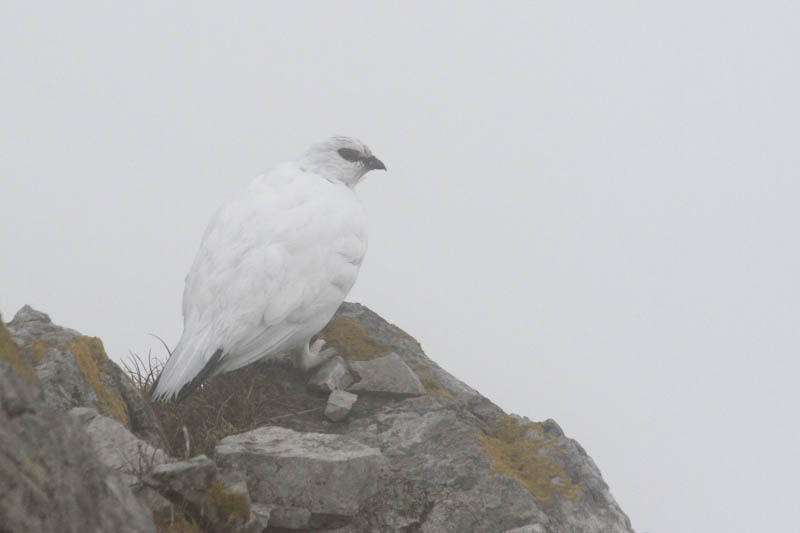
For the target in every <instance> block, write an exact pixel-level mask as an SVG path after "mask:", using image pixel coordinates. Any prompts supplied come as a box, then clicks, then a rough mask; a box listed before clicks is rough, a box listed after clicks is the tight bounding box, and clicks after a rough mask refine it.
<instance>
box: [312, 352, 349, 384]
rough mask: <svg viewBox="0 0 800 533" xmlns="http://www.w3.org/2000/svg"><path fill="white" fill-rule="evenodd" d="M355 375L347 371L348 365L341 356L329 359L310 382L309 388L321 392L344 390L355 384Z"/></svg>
mask: <svg viewBox="0 0 800 533" xmlns="http://www.w3.org/2000/svg"><path fill="white" fill-rule="evenodd" d="M353 381H355V380H354V379H353V375H352V374H351V373H350V371H349V370H348V369H347V363H345V361H344V359H342V358H341V356H338V355H337V356H336V357H333V358H331V359H329V360H328V361H327V362H325V364H323V365H322V366H321V367H320V368H319V370H317V371H316V373H315V374H314V375H313V376H312V378H311V379H310V380H308V387H309V388H310V389H312V390H316V391H319V392H333V391H335V390H344V389H346V388H347V387H349V386H350V385H352V384H353Z"/></svg>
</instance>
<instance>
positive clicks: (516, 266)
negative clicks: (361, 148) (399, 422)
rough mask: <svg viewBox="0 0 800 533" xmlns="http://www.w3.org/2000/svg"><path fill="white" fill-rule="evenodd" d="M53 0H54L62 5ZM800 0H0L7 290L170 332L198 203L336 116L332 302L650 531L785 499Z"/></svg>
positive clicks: (116, 331)
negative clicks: (361, 236) (341, 294)
mask: <svg viewBox="0 0 800 533" xmlns="http://www.w3.org/2000/svg"><path fill="white" fill-rule="evenodd" d="M75 4H78V5H79V7H78V6H76V5H75ZM798 16H800V9H799V8H798V7H797V4H796V3H789V2H761V3H758V4H754V3H745V2H703V3H697V2H669V3H666V4H665V3H661V5H656V3H652V2H633V1H631V2H602V3H600V2H569V3H565V2H507V3H500V4H498V5H490V4H489V3H488V2H487V3H459V4H458V7H456V4H453V3H444V2H442V3H438V4H437V3H427V2H425V3H423V2H405V3H402V4H400V3H398V4H390V3H381V2H336V3H334V2H328V3H325V2H271V3H270V2H260V1H259V2H238V3H234V4H230V3H229V4H224V3H218V2H144V3H142V2H136V3H127V4H125V3H102V2H96V3H94V2H78V3H73V2H69V3H67V2H45V3H41V4H35V3H27V2H3V4H2V6H0V50H2V52H0V124H2V126H0V145H2V147H3V149H2V151H1V152H0V180H2V181H0V183H2V187H1V188H0V198H2V202H1V203H0V206H2V208H1V210H0V213H1V215H0V216H2V225H0V246H2V250H3V252H2V261H0V311H2V313H3V316H4V319H5V320H10V319H11V317H12V316H13V313H14V312H16V310H17V309H18V308H19V307H21V306H22V305H23V304H25V303H29V304H31V305H33V306H34V307H36V308H38V309H40V310H43V311H45V312H47V313H49V314H50V315H51V317H52V318H53V320H54V321H55V322H56V323H58V324H61V325H64V326H67V327H71V328H75V329H78V330H80V331H81V332H83V333H85V334H89V335H96V336H99V337H101V338H102V339H103V341H104V343H105V346H106V348H107V350H108V352H109V354H110V355H111V356H112V357H113V358H115V359H116V360H121V359H122V358H123V357H125V355H126V354H127V353H128V351H129V350H134V351H136V352H139V353H147V351H148V350H150V349H152V350H153V352H154V353H156V354H162V355H163V349H162V348H161V347H160V344H159V342H158V341H156V340H154V339H153V338H151V337H149V336H148V333H154V334H157V335H159V336H161V337H163V338H164V339H165V340H166V341H167V343H169V344H170V345H174V343H175V342H176V341H177V339H178V338H179V336H180V333H181V325H182V320H181V314H180V302H181V293H182V289H183V278H184V276H185V275H186V272H187V271H188V268H189V265H190V264H191V261H192V258H193V256H194V253H195V251H196V250H197V247H198V245H199V241H200V237H201V235H202V232H203V230H204V228H205V225H206V223H207V222H208V220H209V218H210V216H211V214H212V213H213V211H214V210H215V209H216V207H217V206H218V205H219V204H220V203H221V202H222V201H223V200H224V199H225V198H227V197H230V196H232V195H233V194H234V193H235V191H236V190H238V189H239V188H241V187H243V186H244V185H245V184H247V183H248V182H249V181H250V180H251V179H252V178H253V177H254V176H256V175H257V174H260V173H262V172H264V171H266V170H268V169H269V168H271V167H272V166H273V165H274V164H276V163H278V162H280V161H284V160H287V159H291V158H293V157H295V156H296V155H297V154H299V153H301V152H302V151H303V150H304V149H305V148H306V147H307V145H308V144H309V143H311V142H314V141H317V140H319V139H322V138H325V137H327V136H329V135H332V134H345V135H351V136H356V137H359V138H361V139H362V140H364V141H365V142H366V143H367V144H368V145H369V146H370V148H371V149H372V151H373V152H374V153H375V154H376V155H377V156H378V157H380V158H381V159H382V160H383V161H384V162H385V163H386V165H387V167H388V169H389V171H388V172H387V173H380V174H377V175H375V174H376V173H372V174H370V175H368V177H367V180H366V182H364V183H363V184H362V185H361V186H360V187H359V189H358V192H359V195H360V196H361V198H362V199H363V202H364V204H365V206H366V209H367V212H368V215H369V219H370V248H369V251H368V253H367V257H366V260H365V262H364V265H363V267H362V271H361V275H360V278H359V280H358V282H357V284H356V286H355V288H354V289H353V291H352V293H351V296H350V297H349V298H348V299H349V300H352V301H359V302H361V303H364V304H365V305H367V306H369V307H370V308H371V309H373V310H375V311H376V312H377V313H379V314H381V315H382V316H383V317H385V318H386V319H387V320H389V321H391V322H394V323H396V324H397V325H399V326H400V327H402V328H403V329H404V330H406V331H408V332H409V333H410V334H412V335H413V336H415V337H416V338H417V339H418V340H419V341H420V342H421V343H422V345H423V347H424V349H425V350H426V352H427V354H428V355H429V356H430V357H431V358H433V359H434V360H435V361H437V362H438V363H439V364H440V365H441V366H443V367H444V368H445V369H447V370H449V371H450V372H451V373H453V374H454V375H456V376H457V377H459V378H460V379H462V380H464V381H465V382H467V383H468V384H470V385H471V386H473V387H474V388H476V389H478V390H479V391H480V392H482V393H483V394H485V395H486V396H488V397H489V398H490V399H492V400H493V401H495V402H496V403H498V404H499V405H500V406H501V407H503V408H504V409H506V410H508V411H511V412H516V413H519V414H522V415H526V416H528V417H530V418H532V419H534V420H538V419H545V418H554V419H556V420H557V421H558V422H559V424H560V425H561V426H562V428H563V429H564V430H565V432H566V433H567V435H568V436H570V437H572V438H575V439H577V440H578V441H579V442H580V443H581V444H582V445H583V446H584V447H585V448H586V450H587V451H588V453H589V454H590V455H591V456H592V458H593V459H594V460H595V462H596V463H597V465H598V466H599V468H600V469H601V471H602V473H603V476H604V478H605V480H606V481H607V482H608V483H609V485H610V487H611V491H612V493H613V494H614V496H615V497H616V499H617V501H618V502H619V504H620V506H621V507H622V509H623V510H624V511H625V512H626V513H628V515H629V516H630V518H631V520H632V522H633V526H634V528H635V529H636V530H637V531H639V532H645V533H657V532H664V533H672V532H694V531H696V532H704V533H708V532H726V533H729V532H747V533H750V532H752V531H789V530H792V529H794V528H796V527H797V526H796V525H797V523H798V522H800V507H799V506H798V505H797V502H796V495H797V490H796V482H797V478H798V474H800V459H798V456H797V450H798V448H799V447H800V430H798V427H797V422H796V418H797V414H796V411H797V405H798V404H799V403H800V394H798V392H797V379H796V376H797V372H798V347H799V346H800V333H798V319H799V318H800V304H799V303H798V302H799V301H800V283H799V282H798V270H800V252H798V238H797V233H798V231H797V230H798V227H800V215H799V214H798V199H799V198H800V172H799V171H798V168H800V150H798V146H800V127H799V126H798V124H800V104H798V97H797V95H798V94H800V78H799V77H798V73H797V72H798V70H797V52H798V50H800V38H799V37H798V31H797V21H798Z"/></svg>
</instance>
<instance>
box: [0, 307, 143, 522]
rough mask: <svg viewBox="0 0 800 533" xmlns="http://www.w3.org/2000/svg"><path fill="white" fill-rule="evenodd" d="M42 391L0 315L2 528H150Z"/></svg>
mask: <svg viewBox="0 0 800 533" xmlns="http://www.w3.org/2000/svg"><path fill="white" fill-rule="evenodd" d="M46 396H47V395H46V392H45V391H44V390H43V388H42V386H41V384H40V383H39V382H38V381H37V380H36V377H35V373H34V371H33V368H32V367H31V366H30V364H29V363H28V361H27V360H26V359H25V357H24V355H23V354H21V353H20V351H19V350H18V349H17V347H16V345H15V344H14V343H12V342H11V336H10V335H9V332H8V330H7V329H6V328H5V326H4V325H3V324H2V322H1V321H0V530H2V531H9V532H18V531H19V532H27V531H37V532H39V531H42V532H50V531H53V532H55V531H65V532H75V533H83V532H86V531H122V532H132V533H133V532H155V526H154V524H153V519H152V516H151V514H150V511H149V510H148V508H147V507H146V506H144V505H143V504H142V503H141V502H140V501H139V500H137V498H135V497H134V494H133V492H132V491H131V490H130V488H129V487H128V485H127V483H126V481H125V480H124V479H123V477H122V476H121V475H120V474H119V473H118V472H117V471H115V470H113V469H111V468H109V467H108V466H106V465H104V464H103V463H102V462H101V461H100V460H99V459H98V458H97V456H96V454H95V453H94V450H93V449H92V446H91V443H90V439H89V437H88V435H87V434H86V433H85V432H84V431H83V430H82V428H81V427H80V425H79V423H78V422H77V421H76V420H74V419H73V418H71V417H69V416H65V413H64V412H62V411H59V410H58V409H55V408H54V407H52V406H51V405H49V403H48V402H47V401H46Z"/></svg>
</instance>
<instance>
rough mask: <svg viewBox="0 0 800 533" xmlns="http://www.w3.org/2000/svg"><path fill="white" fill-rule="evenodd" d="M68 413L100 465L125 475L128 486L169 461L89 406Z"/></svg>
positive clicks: (111, 419)
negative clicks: (79, 427)
mask: <svg viewBox="0 0 800 533" xmlns="http://www.w3.org/2000/svg"><path fill="white" fill-rule="evenodd" d="M69 414H70V416H72V417H73V418H74V419H75V420H77V421H78V422H79V423H80V424H81V426H82V427H83V429H84V430H85V431H86V434H87V435H88V436H89V439H90V440H91V441H92V446H93V447H94V450H95V452H96V456H97V458H98V459H99V460H100V462H101V463H103V464H104V465H106V466H108V467H110V468H113V469H115V470H117V471H119V472H120V473H122V474H123V477H124V478H125V480H126V481H127V482H128V485H131V486H132V485H134V484H136V483H137V482H138V481H139V480H140V479H141V478H142V477H144V476H146V475H147V474H149V473H150V471H151V470H152V469H153V468H154V467H156V466H157V465H160V464H163V463H165V462H167V461H168V460H169V458H168V457H167V455H166V454H165V453H164V452H163V451H162V450H159V449H158V448H154V447H153V446H151V445H150V444H148V443H147V442H145V441H144V440H142V439H140V438H138V437H136V436H135V435H134V434H133V433H131V432H130V431H128V429H127V428H126V427H125V426H123V425H122V424H120V423H119V422H117V421H116V420H114V419H113V418H111V417H108V416H103V415H101V414H99V413H98V412H97V411H96V410H94V409H92V408H90V407H74V408H72V409H71V410H70V411H69Z"/></svg>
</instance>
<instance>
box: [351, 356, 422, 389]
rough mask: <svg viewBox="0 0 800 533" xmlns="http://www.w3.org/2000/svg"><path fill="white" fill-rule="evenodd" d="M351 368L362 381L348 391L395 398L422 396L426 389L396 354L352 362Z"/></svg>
mask: <svg viewBox="0 0 800 533" xmlns="http://www.w3.org/2000/svg"><path fill="white" fill-rule="evenodd" d="M350 367H351V368H352V369H353V372H355V373H356V374H358V376H359V377H360V378H361V381H359V382H358V383H356V384H355V385H353V386H351V387H350V388H349V389H348V390H350V391H359V392H375V393H379V394H390V395H395V396H422V395H423V394H425V387H423V386H422V382H421V381H420V380H419V378H418V377H417V375H416V374H415V373H414V371H413V370H411V368H410V367H409V366H408V365H407V364H405V363H404V362H403V359H402V358H401V357H400V356H399V355H397V354H396V353H394V352H393V353H390V354H389V355H386V356H384V357H379V358H377V359H372V360H370V361H352V362H351V363H350Z"/></svg>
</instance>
